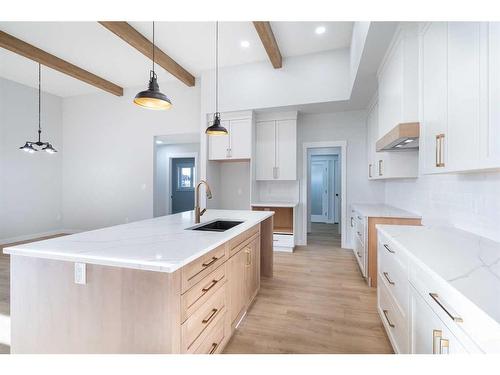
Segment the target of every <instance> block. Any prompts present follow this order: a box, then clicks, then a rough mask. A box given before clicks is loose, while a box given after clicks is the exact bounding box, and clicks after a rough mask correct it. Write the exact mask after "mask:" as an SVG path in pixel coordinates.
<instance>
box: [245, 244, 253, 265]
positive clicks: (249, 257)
mask: <svg viewBox="0 0 500 375" xmlns="http://www.w3.org/2000/svg"><path fill="white" fill-rule="evenodd" d="M245 253H246V254H247V262H246V265H247V266H249V265H251V264H252V255H251V253H250V249H249V248H247V249H246V250H245Z"/></svg>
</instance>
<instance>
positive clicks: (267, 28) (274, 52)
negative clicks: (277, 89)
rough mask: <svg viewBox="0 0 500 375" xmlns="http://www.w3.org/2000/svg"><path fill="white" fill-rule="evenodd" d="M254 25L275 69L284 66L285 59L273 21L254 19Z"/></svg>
mask: <svg viewBox="0 0 500 375" xmlns="http://www.w3.org/2000/svg"><path fill="white" fill-rule="evenodd" d="M253 25H254V27H255V30H257V34H259V38H260V40H261V41H262V44H263V45H264V48H265V50H266V52H267V56H269V59H270V60H271V64H273V67H274V69H279V68H281V67H282V66H283V59H282V57H281V52H280V49H279V47H278V43H277V42H276V38H275V37H274V33H273V29H272V28H271V23H270V22H269V21H254V22H253Z"/></svg>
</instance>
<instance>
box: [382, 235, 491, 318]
mask: <svg viewBox="0 0 500 375" xmlns="http://www.w3.org/2000/svg"><path fill="white" fill-rule="evenodd" d="M377 228H378V229H379V230H380V231H381V232H382V233H383V234H385V235H386V236H388V237H390V238H391V239H392V240H393V241H394V242H395V244H396V245H398V246H400V247H402V248H404V249H406V250H407V251H408V253H409V254H410V256H411V257H413V258H414V260H415V261H417V262H418V263H419V264H420V265H421V266H422V267H423V268H424V269H427V270H429V271H430V272H432V273H434V274H435V275H437V276H438V277H439V278H441V279H443V280H446V281H447V282H448V283H449V284H450V285H451V286H452V287H454V288H455V289H456V290H457V291H458V292H460V293H461V294H462V295H463V296H465V297H466V298H467V299H469V301H471V302H472V303H474V304H475V305H476V306H478V307H479V308H480V309H481V310H483V311H484V312H485V313H486V314H488V315H489V316H490V317H491V318H492V319H494V320H495V321H496V322H497V323H499V324H500V303H499V296H500V243H498V242H495V241H492V240H490V239H487V238H484V237H480V236H477V235H475V234H473V233H469V232H465V231H463V230H460V229H456V228H447V227H425V226H421V227H420V226H405V225H377Z"/></svg>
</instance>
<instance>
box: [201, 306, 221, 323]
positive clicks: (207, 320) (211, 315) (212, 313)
mask: <svg viewBox="0 0 500 375" xmlns="http://www.w3.org/2000/svg"><path fill="white" fill-rule="evenodd" d="M217 311H219V310H218V309H212V312H211V313H210V315H209V316H207V317H206V318H205V319H203V320H202V321H201V322H202V323H203V324H207V323H208V322H210V321H211V320H212V318H213V317H214V316H215V314H217Z"/></svg>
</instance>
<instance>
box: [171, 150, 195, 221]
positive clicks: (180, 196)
mask: <svg viewBox="0 0 500 375" xmlns="http://www.w3.org/2000/svg"><path fill="white" fill-rule="evenodd" d="M171 173H172V176H171V178H170V181H172V188H171V192H172V195H171V197H170V198H171V199H172V213H173V214H175V213H177V212H184V211H190V210H193V209H194V184H195V165H194V158H175V159H172V170H171Z"/></svg>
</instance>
